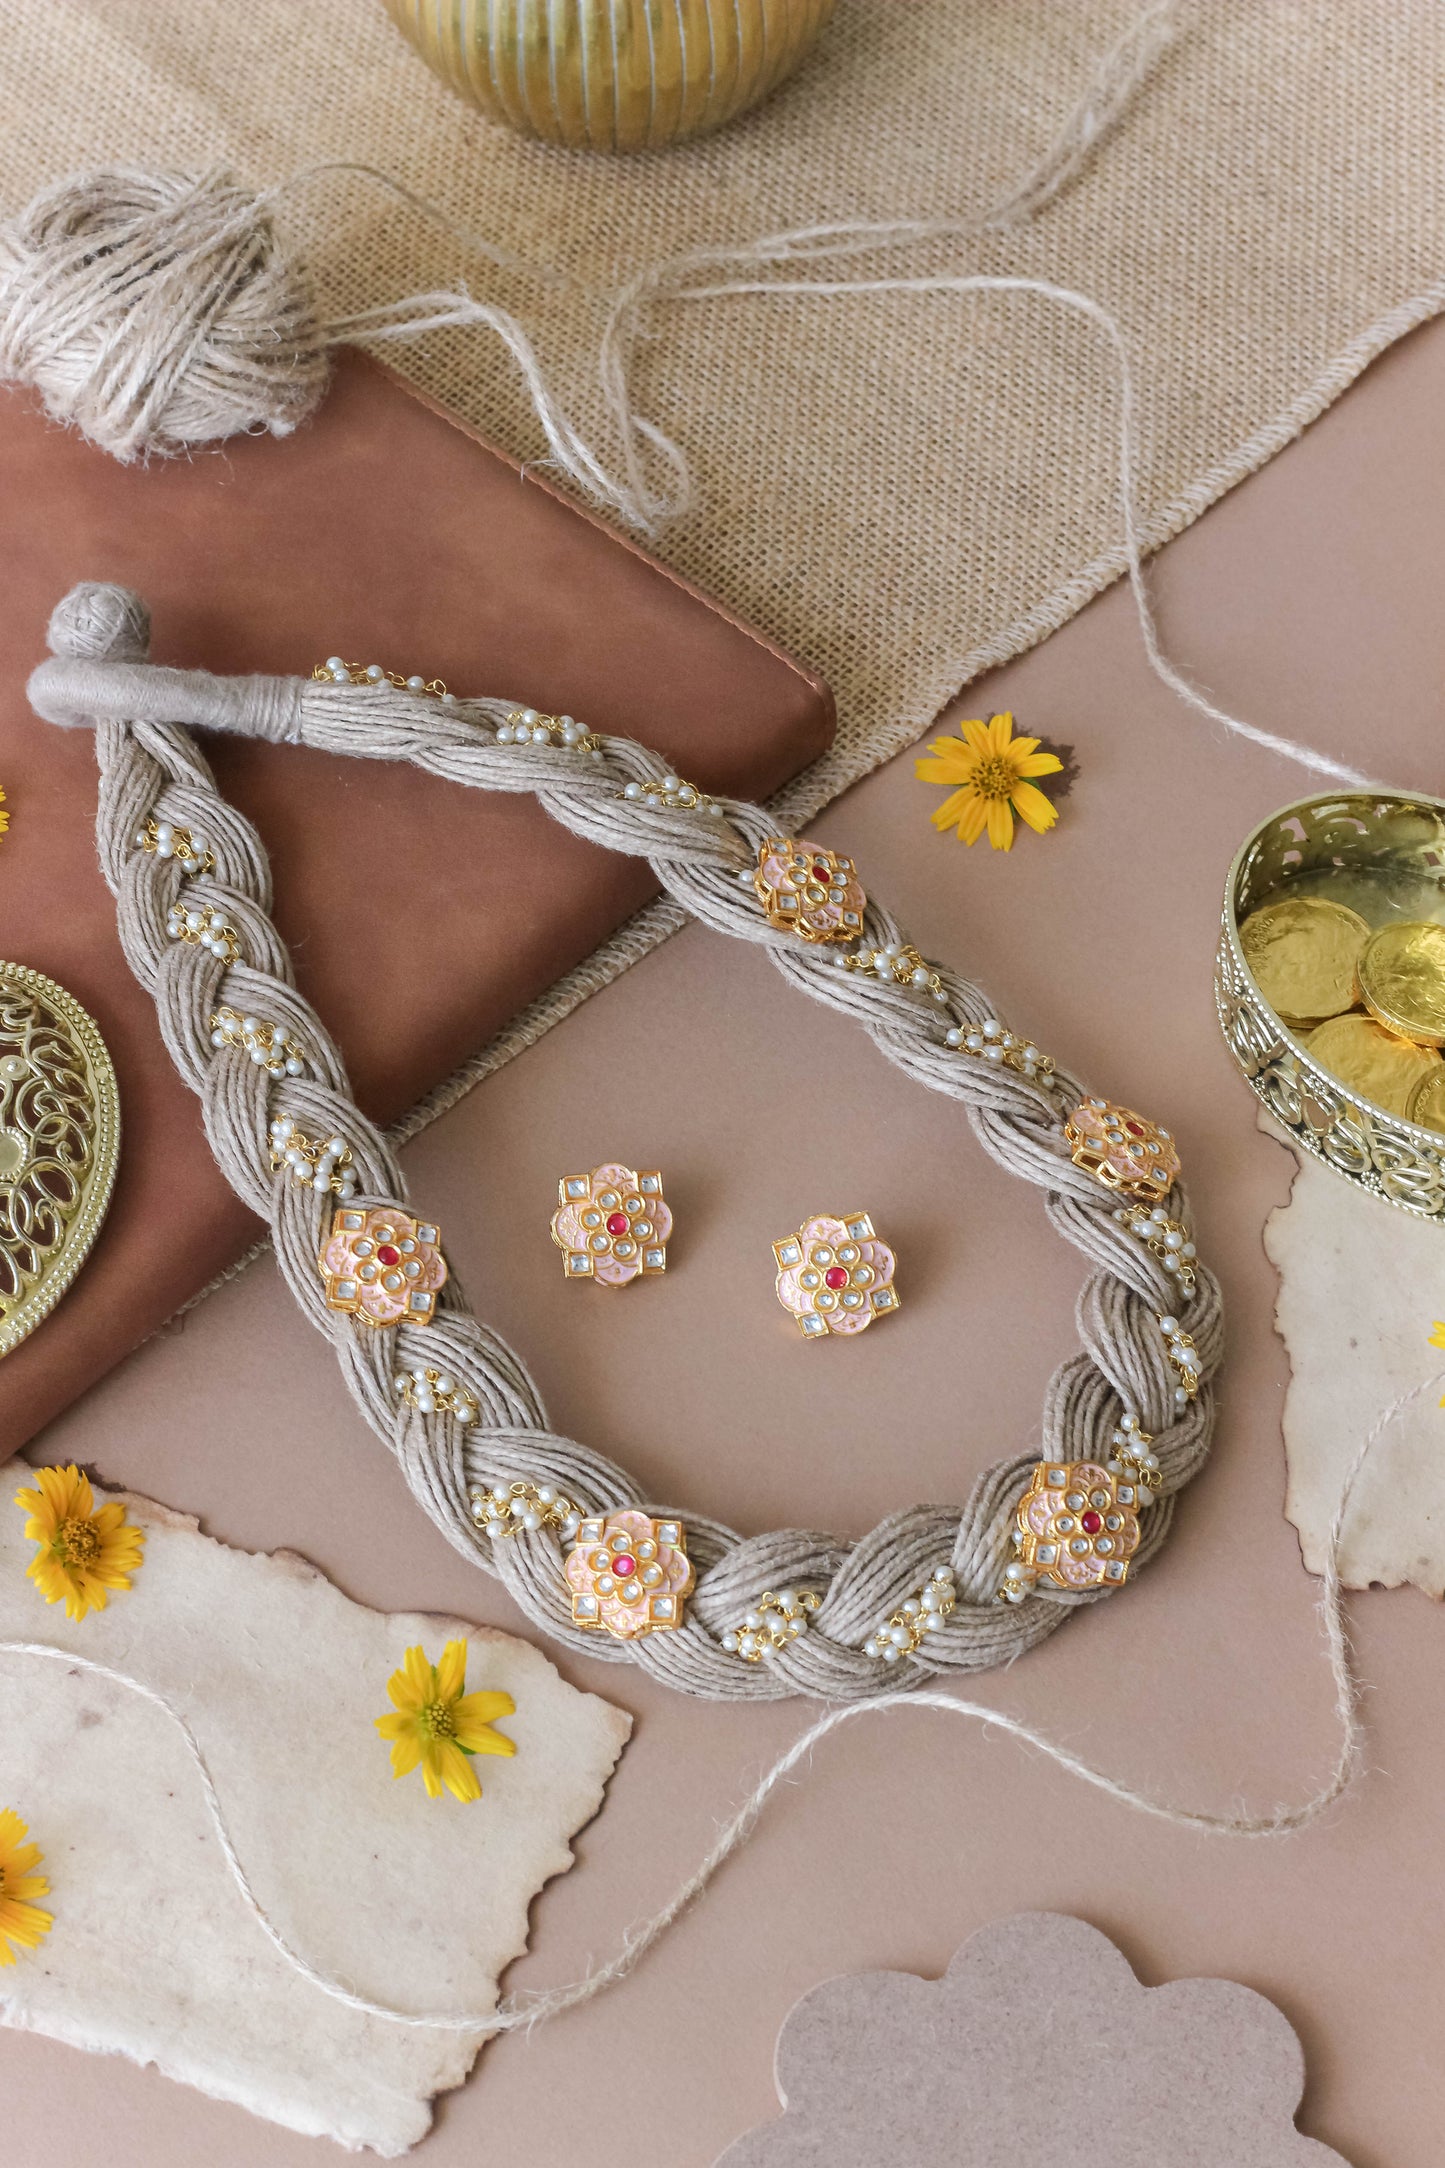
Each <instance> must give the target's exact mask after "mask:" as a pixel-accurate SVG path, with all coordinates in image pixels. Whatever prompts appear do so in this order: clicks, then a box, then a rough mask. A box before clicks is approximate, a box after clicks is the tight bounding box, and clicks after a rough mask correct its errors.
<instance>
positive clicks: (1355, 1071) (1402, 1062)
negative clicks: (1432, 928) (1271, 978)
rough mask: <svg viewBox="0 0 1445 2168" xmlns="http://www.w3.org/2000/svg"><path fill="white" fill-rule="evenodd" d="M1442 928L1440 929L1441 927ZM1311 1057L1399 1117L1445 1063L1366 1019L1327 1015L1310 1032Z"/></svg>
mask: <svg viewBox="0 0 1445 2168" xmlns="http://www.w3.org/2000/svg"><path fill="white" fill-rule="evenodd" d="M1442 930H1445V929H1442ZM1310 1053H1311V1055H1312V1056H1313V1058H1314V1059H1315V1060H1316V1061H1317V1062H1318V1063H1319V1064H1320V1067H1321V1068H1322V1069H1328V1070H1329V1072H1330V1074H1331V1076H1335V1077H1338V1078H1339V1080H1340V1082H1341V1083H1342V1084H1347V1085H1348V1086H1349V1088H1350V1090H1351V1091H1353V1092H1358V1093H1359V1094H1360V1097H1361V1098H1362V1099H1368V1100H1370V1101H1371V1102H1372V1103H1373V1104H1374V1105H1375V1106H1377V1107H1382V1108H1383V1109H1384V1111H1385V1113H1387V1114H1403V1115H1406V1118H1407V1119H1413V1117H1412V1116H1409V1115H1408V1112H1407V1110H1408V1109H1409V1107H1410V1106H1411V1104H1412V1103H1413V1095H1414V1094H1415V1093H1416V1091H1417V1090H1419V1089H1420V1088H1421V1087H1422V1086H1423V1085H1424V1084H1425V1083H1426V1082H1427V1081H1428V1080H1430V1079H1433V1078H1436V1077H1441V1076H1445V1062H1442V1061H1441V1059H1440V1056H1439V1055H1438V1054H1436V1053H1434V1052H1432V1050H1431V1049H1430V1048H1429V1047H1427V1046H1415V1045H1412V1043H1411V1042H1410V1040H1408V1039H1397V1038H1396V1037H1395V1035H1394V1033H1393V1032H1390V1031H1386V1030H1385V1029H1384V1028H1383V1027H1382V1026H1381V1025H1379V1024H1377V1023H1376V1022H1375V1020H1374V1018H1373V1017H1369V1016H1332V1017H1331V1018H1330V1019H1329V1021H1328V1022H1327V1023H1324V1024H1321V1025H1320V1026H1319V1028H1318V1030H1316V1031H1314V1032H1312V1033H1311V1034H1310Z"/></svg>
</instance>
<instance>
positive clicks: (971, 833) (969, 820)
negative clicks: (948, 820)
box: [958, 791, 988, 850]
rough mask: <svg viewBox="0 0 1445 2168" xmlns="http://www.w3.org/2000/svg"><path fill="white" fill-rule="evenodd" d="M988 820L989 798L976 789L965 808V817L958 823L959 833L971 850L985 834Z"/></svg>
mask: <svg viewBox="0 0 1445 2168" xmlns="http://www.w3.org/2000/svg"><path fill="white" fill-rule="evenodd" d="M987 820H988V800H987V798H984V797H981V796H980V795H979V793H978V792H977V791H975V792H974V794H973V796H972V798H971V800H970V802H969V804H968V805H967V806H966V807H965V809H964V815H963V819H962V820H961V821H960V822H959V824H958V833H959V835H960V836H961V838H962V839H963V841H964V842H965V843H966V844H967V845H968V846H969V849H970V850H972V848H973V846H974V844H975V843H977V841H978V839H979V837H980V836H981V835H982V834H983V831H984V824H985V822H986V821H987Z"/></svg>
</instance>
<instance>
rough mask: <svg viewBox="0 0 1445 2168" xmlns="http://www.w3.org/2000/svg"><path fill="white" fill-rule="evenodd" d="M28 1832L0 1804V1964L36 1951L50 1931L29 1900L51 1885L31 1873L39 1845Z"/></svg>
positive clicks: (47, 1917)
mask: <svg viewBox="0 0 1445 2168" xmlns="http://www.w3.org/2000/svg"><path fill="white" fill-rule="evenodd" d="M28 1834H29V1832H28V1831H27V1829H26V1827H25V1824H24V1823H23V1822H22V1821H21V1819H20V1817H19V1815H18V1814H17V1813H16V1812H15V1809H14V1808H13V1807H0V1965H13V1964H14V1962H15V1951H16V1950H38V1949H39V1947H40V1945H41V1943H42V1942H43V1941H44V1939H45V1937H46V1936H47V1935H48V1934H49V1932H50V1924H51V1922H50V1914H49V1913H48V1912H42V1911H41V1909H40V1907H39V1905H33V1904H31V1902H30V1899H31V1898H32V1897H43V1896H45V1894H46V1893H47V1891H48V1890H49V1888H50V1884H49V1883H48V1882H47V1881H46V1879H45V1876H44V1875H43V1874H36V1873H35V1872H34V1869H35V1868H36V1867H38V1866H39V1865H40V1857H41V1854H40V1847H39V1845H38V1844H27V1843H26V1842H25V1839H26V1837H27V1835H28ZM12 1944H13V1947H12Z"/></svg>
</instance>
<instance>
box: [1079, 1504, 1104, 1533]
mask: <svg viewBox="0 0 1445 2168" xmlns="http://www.w3.org/2000/svg"><path fill="white" fill-rule="evenodd" d="M1103 1525H1104V1519H1103V1515H1102V1514H1100V1513H1095V1512H1094V1511H1093V1510H1092V1508H1091V1509H1090V1511H1089V1512H1087V1513H1081V1514H1080V1515H1079V1526H1080V1527H1081V1528H1082V1529H1083V1531H1084V1534H1085V1535H1086V1536H1097V1534H1098V1533H1099V1530H1100V1529H1101V1528H1102V1527H1103Z"/></svg>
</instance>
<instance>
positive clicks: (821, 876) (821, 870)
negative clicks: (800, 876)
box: [813, 866, 833, 888]
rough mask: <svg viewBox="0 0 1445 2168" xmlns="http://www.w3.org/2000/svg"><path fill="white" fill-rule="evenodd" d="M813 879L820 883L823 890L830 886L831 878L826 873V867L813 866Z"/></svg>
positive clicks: (829, 874) (828, 873)
mask: <svg viewBox="0 0 1445 2168" xmlns="http://www.w3.org/2000/svg"><path fill="white" fill-rule="evenodd" d="M813 879H814V880H815V881H821V882H822V884H823V886H824V888H827V887H829V886H830V885H831V883H832V879H833V876H832V874H831V873H830V872H829V871H828V868H827V867H826V866H814V868H813Z"/></svg>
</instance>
